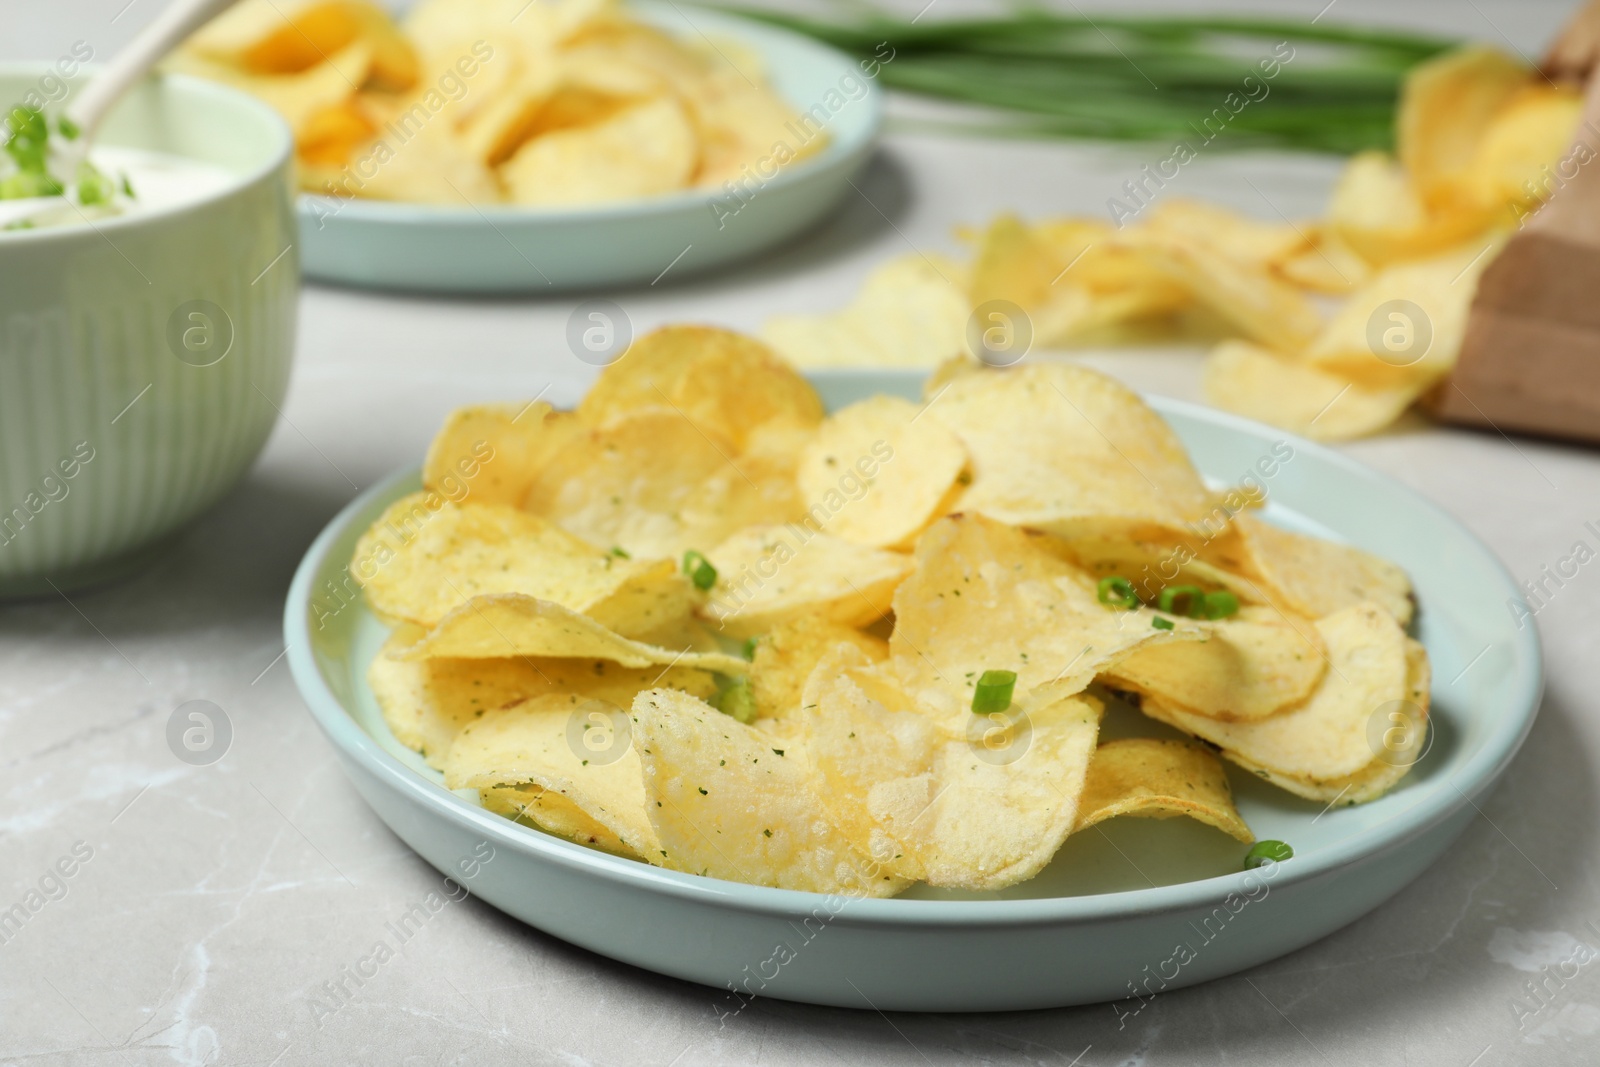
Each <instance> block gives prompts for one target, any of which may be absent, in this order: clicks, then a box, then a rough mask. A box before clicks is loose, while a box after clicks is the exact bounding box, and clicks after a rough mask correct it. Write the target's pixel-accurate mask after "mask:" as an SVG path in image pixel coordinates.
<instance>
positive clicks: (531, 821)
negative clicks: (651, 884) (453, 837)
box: [478, 785, 641, 859]
mask: <svg viewBox="0 0 1600 1067" xmlns="http://www.w3.org/2000/svg"><path fill="white" fill-rule="evenodd" d="M478 803H480V804H482V805H483V807H484V809H485V810H487V811H492V812H494V813H495V814H496V815H503V816H505V817H506V818H507V819H510V820H512V821H513V822H522V823H526V824H528V825H529V826H533V827H536V828H538V829H540V830H543V831H544V832H545V833H547V834H554V835H555V836H557V837H564V838H566V839H567V840H569V841H575V842H577V843H578V844H580V845H588V846H589V847H591V848H597V849H600V850H601V851H602V852H609V853H611V854H612V855H615V856H625V857H627V858H628V859H639V858H641V857H640V855H639V853H638V851H637V850H635V849H633V848H630V847H629V846H627V845H626V844H624V843H623V841H622V839H621V838H620V837H618V836H617V835H616V834H614V833H612V832H611V831H610V830H609V829H607V828H606V827H605V826H604V825H603V824H602V823H600V822H597V821H596V820H594V819H592V818H590V817H589V816H588V815H587V814H586V813H585V812H584V810H583V809H582V808H580V807H578V805H576V804H574V803H573V802H572V801H571V800H568V799H567V798H566V797H564V796H562V795H561V794H560V793H554V792H551V791H549V790H547V789H544V788H541V787H540V786H536V785H526V786H496V787H494V788H492V789H484V790H480V791H479V793H478Z"/></svg>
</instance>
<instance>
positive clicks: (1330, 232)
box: [1272, 226, 1372, 295]
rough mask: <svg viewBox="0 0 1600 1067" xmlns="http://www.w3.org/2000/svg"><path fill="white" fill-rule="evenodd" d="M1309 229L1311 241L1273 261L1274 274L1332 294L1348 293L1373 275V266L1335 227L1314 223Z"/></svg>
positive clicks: (1308, 287) (1299, 284)
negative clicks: (1315, 224) (1357, 252)
mask: <svg viewBox="0 0 1600 1067" xmlns="http://www.w3.org/2000/svg"><path fill="white" fill-rule="evenodd" d="M1310 232H1311V243H1310V244H1309V245H1307V246H1306V247H1305V248H1302V249H1300V250H1299V251H1297V252H1294V253H1293V254H1291V255H1288V256H1284V257H1282V258H1280V259H1277V260H1275V261H1273V263H1272V272H1273V273H1274V274H1276V275H1277V276H1278V277H1280V278H1282V279H1283V280H1285V281H1287V282H1290V283H1292V284H1294V285H1298V286H1300V287H1301V288H1302V289H1310V290H1311V291H1313V292H1317V293H1326V294H1332V295H1337V294H1342V293H1348V292H1349V291H1350V290H1352V289H1354V288H1356V287H1357V286H1360V285H1364V284H1365V283H1366V282H1367V280H1368V279H1369V278H1371V277H1372V268H1371V266H1370V265H1368V263H1367V261H1366V260H1365V259H1363V258H1361V256H1359V255H1358V254H1356V250H1355V249H1354V248H1351V247H1350V243H1349V242H1348V241H1346V240H1345V239H1344V237H1342V236H1341V235H1340V234H1339V233H1338V232H1337V231H1336V230H1334V229H1333V228H1331V227H1327V226H1313V227H1311V228H1310Z"/></svg>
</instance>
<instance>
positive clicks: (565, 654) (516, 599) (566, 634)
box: [396, 593, 746, 674]
mask: <svg viewBox="0 0 1600 1067" xmlns="http://www.w3.org/2000/svg"><path fill="white" fill-rule="evenodd" d="M396 655H398V656H399V658H401V659H407V660H418V659H431V658H434V657H437V656H446V657H452V658H468V659H504V658H505V657H507V656H553V657H557V658H574V659H607V660H614V661H616V662H617V663H620V664H622V665H623V666H624V667H647V666H649V665H650V664H652V663H655V664H662V665H675V666H681V667H699V668H701V669H704V670H708V671H721V672H724V673H727V674H743V673H744V672H745V669H746V663H745V661H744V660H743V659H740V658H739V657H738V656H730V655H727V654H724V653H720V652H691V651H685V650H682V649H679V650H673V649H670V648H662V647H660V646H659V645H649V644H645V643H644V642H642V641H632V640H629V639H628V638H626V637H623V636H621V635H620V634H618V633H616V632H615V631H613V630H610V629H607V628H606V627H605V626H603V625H601V624H600V623H598V622H595V621H594V620H593V619H591V618H589V617H588V616H587V615H580V614H578V613H577V612H575V611H573V610H571V609H570V608H564V607H562V606H561V605H560V604H554V603H551V602H550V601H548V600H539V599H538V598H536V597H531V596H525V595H523V594H521V593H498V594H493V595H489V596H480V597H473V598H472V599H471V600H469V601H467V602H466V603H465V604H462V605H461V606H460V607H458V608H456V609H455V610H454V611H452V612H450V613H449V614H448V615H446V616H445V617H444V618H442V619H440V620H439V623H438V625H436V626H435V627H434V628H433V629H431V630H429V631H428V633H427V635H426V636H425V637H423V638H422V639H421V640H419V641H418V642H417V643H416V644H414V645H410V646H409V647H407V648H406V649H404V650H403V651H400V652H398V653H396Z"/></svg>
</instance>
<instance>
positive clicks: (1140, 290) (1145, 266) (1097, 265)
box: [1033, 218, 1194, 344]
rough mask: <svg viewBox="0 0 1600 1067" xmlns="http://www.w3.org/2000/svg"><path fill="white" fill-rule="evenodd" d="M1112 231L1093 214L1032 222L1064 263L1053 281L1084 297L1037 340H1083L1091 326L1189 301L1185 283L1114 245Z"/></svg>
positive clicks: (1170, 310)
mask: <svg viewBox="0 0 1600 1067" xmlns="http://www.w3.org/2000/svg"><path fill="white" fill-rule="evenodd" d="M1116 232H1117V231H1116V229H1115V228H1114V227H1112V226H1111V225H1110V224H1108V223H1105V222H1102V221H1101V220H1099V219H1081V218H1073V219H1055V220H1048V221H1045V222H1041V223H1038V224H1037V225H1035V226H1034V227H1033V236H1034V238H1035V239H1036V240H1039V241H1043V242H1044V243H1045V244H1047V245H1049V246H1051V247H1052V248H1054V249H1055V251H1056V256H1057V259H1058V261H1059V262H1060V263H1062V264H1064V266H1063V267H1062V272H1061V273H1060V274H1059V275H1057V277H1056V280H1055V282H1054V283H1053V284H1054V285H1055V286H1056V287H1057V288H1059V287H1063V286H1070V287H1072V288H1076V289H1080V290H1082V291H1083V292H1084V293H1086V294H1087V295H1088V297H1090V299H1089V300H1088V302H1087V303H1085V304H1083V305H1082V306H1081V307H1080V308H1079V309H1078V311H1077V317H1076V318H1073V319H1070V320H1067V321H1065V322H1064V323H1063V324H1062V325H1063V326H1065V327H1066V330H1065V332H1064V333H1059V332H1058V333H1054V334H1052V333H1048V332H1043V331H1041V333H1040V337H1039V340H1040V341H1041V342H1042V343H1044V344H1065V343H1068V342H1083V341H1086V340H1087V339H1088V336H1089V335H1090V334H1092V333H1093V331H1095V330H1098V329H1101V328H1104V327H1109V326H1114V325H1116V324H1118V323H1121V322H1126V321H1131V320H1135V319H1158V318H1162V317H1168V316H1172V315H1174V314H1175V313H1177V312H1181V311H1183V310H1185V309H1186V308H1188V307H1189V306H1190V305H1192V304H1193V303H1194V297H1193V295H1192V294H1191V293H1190V292H1189V290H1188V288H1187V287H1185V286H1183V285H1181V284H1179V283H1177V282H1175V281H1173V280H1172V278H1170V277H1169V276H1168V275H1167V274H1166V273H1165V272H1163V271H1160V270H1157V269H1155V268H1153V267H1152V266H1151V265H1150V263H1149V262H1148V261H1147V260H1146V259H1145V257H1143V256H1141V255H1140V254H1139V253H1138V252H1137V251H1135V250H1133V249H1131V248H1125V247H1122V246H1120V245H1118V244H1117V242H1116ZM1046 325H1047V326H1048V325H1050V324H1046Z"/></svg>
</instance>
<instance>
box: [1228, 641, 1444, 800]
mask: <svg viewBox="0 0 1600 1067" xmlns="http://www.w3.org/2000/svg"><path fill="white" fill-rule="evenodd" d="M1406 666H1407V672H1406V686H1407V689H1408V693H1407V695H1406V697H1405V699H1403V700H1400V701H1398V702H1395V703H1391V704H1387V705H1384V706H1383V707H1382V708H1379V709H1378V710H1377V711H1375V712H1374V713H1373V717H1372V719H1371V720H1369V722H1368V725H1367V738H1368V740H1369V741H1372V742H1373V748H1374V751H1378V752H1380V755H1379V757H1378V758H1377V759H1375V760H1373V761H1372V762H1371V763H1370V764H1368V765H1367V766H1366V767H1364V768H1362V769H1361V770H1359V771H1356V772H1355V773H1354V774H1346V775H1341V776H1339V777H1337V778H1316V777H1312V776H1309V775H1291V774H1284V773H1281V772H1279V771H1274V770H1271V769H1269V768H1267V767H1262V766H1257V765H1254V764H1251V763H1250V762H1248V761H1247V760H1245V759H1244V758H1243V757H1239V758H1236V759H1235V760H1234V762H1236V763H1238V764H1239V765H1240V766H1241V767H1244V768H1245V769H1247V770H1249V771H1252V772H1253V773H1255V774H1257V775H1259V776H1260V777H1262V778H1265V779H1266V780H1267V781H1269V782H1271V783H1272V784H1273V785H1275V786H1277V787H1278V788H1280V789H1284V790H1287V791H1288V792H1290V793H1293V794H1295V795H1296V796H1302V797H1305V798H1306V799H1307V800H1315V801H1318V802H1320V803H1324V804H1327V805H1328V806H1330V807H1331V806H1333V805H1334V804H1338V805H1340V806H1341V807H1349V806H1350V805H1353V804H1364V803H1366V802H1367V801H1369V800H1376V799H1377V798H1378V797H1381V796H1383V794H1385V793H1387V792H1388V791H1389V790H1391V789H1393V788H1394V787H1395V785H1397V784H1398V783H1399V781H1400V779H1402V778H1404V777H1405V776H1406V774H1407V773H1408V772H1409V771H1410V770H1411V768H1412V767H1413V766H1414V765H1415V764H1416V762H1417V761H1418V760H1419V759H1421V758H1422V755H1423V754H1424V753H1425V752H1426V751H1427V747H1428V705H1429V697H1430V694H1429V686H1430V685H1431V683H1432V677H1431V669H1430V667H1429V665H1428V653H1427V652H1426V651H1425V650H1424V649H1423V647H1422V645H1421V644H1420V643H1419V642H1417V641H1414V640H1412V639H1411V638H1409V637H1408V638H1406Z"/></svg>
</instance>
